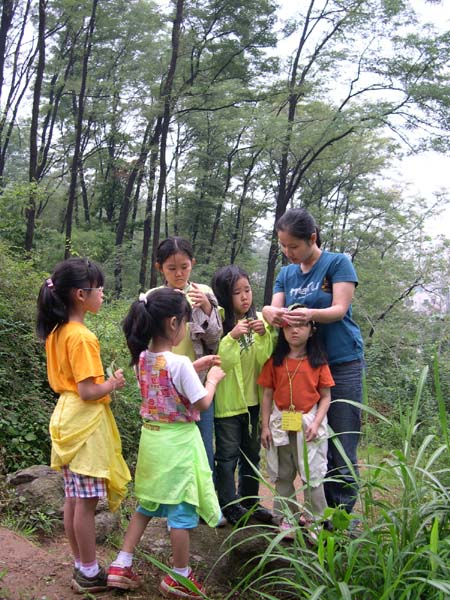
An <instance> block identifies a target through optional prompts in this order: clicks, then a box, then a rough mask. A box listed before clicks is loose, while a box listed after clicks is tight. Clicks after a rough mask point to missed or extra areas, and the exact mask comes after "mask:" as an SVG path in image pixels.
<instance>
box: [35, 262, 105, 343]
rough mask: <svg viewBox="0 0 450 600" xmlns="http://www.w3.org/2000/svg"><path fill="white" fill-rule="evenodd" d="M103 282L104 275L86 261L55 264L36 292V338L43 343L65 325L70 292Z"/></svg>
mask: <svg viewBox="0 0 450 600" xmlns="http://www.w3.org/2000/svg"><path fill="white" fill-rule="evenodd" d="M104 282H105V276H104V274H103V271H102V270H101V268H100V267H99V266H98V265H97V264H95V263H94V262H93V261H91V260H89V259H88V258H68V259H67V260H64V261H62V262H60V263H58V264H57V265H56V267H55V269H54V271H53V273H52V275H51V276H50V277H49V278H48V279H47V280H46V281H45V283H44V284H43V285H42V286H41V289H40V290H39V296H38V299H37V318H36V332H37V335H38V337H39V338H41V339H42V340H45V339H46V338H47V336H48V335H49V334H50V333H51V332H52V331H53V329H55V328H56V327H60V326H61V325H64V324H65V323H67V322H68V320H69V311H70V309H71V308H72V303H73V298H72V291H73V290H77V289H83V288H93V287H101V286H103V284H104Z"/></svg>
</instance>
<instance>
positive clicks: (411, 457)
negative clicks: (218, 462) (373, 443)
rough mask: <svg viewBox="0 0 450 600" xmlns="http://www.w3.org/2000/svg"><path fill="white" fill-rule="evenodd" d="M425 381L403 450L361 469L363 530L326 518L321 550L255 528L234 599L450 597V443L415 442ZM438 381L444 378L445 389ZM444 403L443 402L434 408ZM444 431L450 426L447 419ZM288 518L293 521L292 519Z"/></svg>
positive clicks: (233, 539) (342, 518)
mask: <svg viewBox="0 0 450 600" xmlns="http://www.w3.org/2000/svg"><path fill="white" fill-rule="evenodd" d="M426 376H427V369H424V370H423V371H422V373H421V375H420V379H419V383H418V389H417V393H416V396H415V399H414V401H413V403H412V410H411V411H410V413H409V415H408V416H407V417H405V420H404V422H403V424H402V435H401V436H399V437H398V440H397V441H398V444H397V449H393V450H386V451H385V458H382V459H381V460H379V458H378V456H377V457H376V460H375V461H369V462H367V463H366V464H363V465H362V472H363V476H362V487H361V512H362V521H361V526H360V527H359V528H358V529H357V530H354V532H352V529H351V527H350V529H349V528H348V526H349V523H348V521H349V517H348V516H347V515H345V514H344V513H342V511H340V510H339V509H335V510H333V509H329V510H328V512H327V515H326V517H327V518H328V519H329V520H330V521H331V523H332V525H333V528H332V529H331V528H329V527H328V528H323V529H322V530H320V533H319V536H318V541H317V544H316V545H315V546H314V547H311V545H309V544H308V543H307V542H306V540H305V537H304V536H303V535H302V533H301V530H300V529H298V530H297V534H296V536H295V539H294V540H292V541H289V542H288V541H287V540H285V539H284V538H285V535H286V534H285V532H280V531H279V530H278V529H277V528H275V527H274V528H273V530H272V531H271V532H266V531H264V532H263V533H261V529H260V528H258V529H254V527H253V528H252V527H250V526H248V534H249V536H251V539H252V540H258V547H261V548H262V550H261V552H260V553H258V554H257V555H256V556H252V557H251V558H250V559H248V560H247V562H246V563H245V564H244V565H243V567H242V569H241V571H240V572H239V573H237V574H236V580H237V582H236V585H235V587H234V589H233V590H232V592H230V594H229V595H228V596H227V597H228V598H232V597H234V596H233V595H234V594H236V593H239V594H240V595H242V594H244V595H245V596H246V597H250V594H255V597H259V598H261V597H262V598H267V599H274V600H275V599H276V598H283V599H290V598H292V599H293V598H305V599H306V598H308V599H311V598H320V599H321V600H322V599H324V600H326V599H330V600H334V599H336V598H343V599H344V598H358V599H360V600H398V599H400V598H403V599H405V600H406V599H408V600H420V599H422V598H425V597H426V598H427V599H428V598H429V599H432V600H444V599H445V598H447V597H448V595H449V594H450V584H449V581H450V508H449V507H450V468H449V466H448V465H449V461H448V459H449V457H450V446H449V445H448V438H447V439H446V441H445V443H442V439H441V438H440V437H439V436H435V435H429V436H426V437H425V438H424V439H423V442H422V443H421V444H419V445H417V446H416V445H415V444H413V443H412V441H413V440H414V436H415V435H416V432H417V430H418V429H419V428H420V424H419V423H418V421H417V417H418V414H419V409H420V404H421V393H422V391H423V387H424V383H425V379H426ZM437 382H438V378H437V379H436V384H437V386H438V383H437ZM441 402H442V398H439V397H438V398H437V402H435V404H441ZM436 409H437V406H436ZM372 414H374V413H373V411H372ZM380 418H381V415H380ZM383 421H384V419H383ZM441 426H442V427H446V418H444V419H443V420H442V423H441ZM378 453H379V451H378ZM369 458H370V454H369ZM286 511H287V513H286V516H287V518H289V517H291V518H292V514H291V513H290V512H289V511H288V508H286ZM330 529H331V530H330ZM253 531H258V532H259V533H257V534H256V533H254V534H253ZM240 532H242V529H241V530H240ZM240 532H238V531H235V532H233V533H232V534H231V536H230V543H231V548H230V549H229V550H228V552H233V551H235V550H237V547H238V546H239V545H240V544H243V543H247V541H248V540H244V541H243V538H242V535H241V534H240ZM238 538H240V541H237V540H238Z"/></svg>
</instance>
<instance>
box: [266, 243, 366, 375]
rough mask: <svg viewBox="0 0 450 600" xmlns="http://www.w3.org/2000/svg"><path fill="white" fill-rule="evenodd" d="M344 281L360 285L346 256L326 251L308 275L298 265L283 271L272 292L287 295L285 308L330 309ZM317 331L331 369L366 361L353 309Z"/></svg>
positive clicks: (323, 324) (322, 324) (284, 268)
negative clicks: (335, 291) (336, 287)
mask: <svg viewBox="0 0 450 600" xmlns="http://www.w3.org/2000/svg"><path fill="white" fill-rule="evenodd" d="M341 281H349V282H353V283H354V284H355V285H358V277H357V275H356V271H355V268H354V267H353V264H352V262H351V261H350V259H349V258H348V256H346V255H345V254H340V253H336V252H327V251H323V252H322V254H321V255H320V258H319V260H318V261H317V262H316V263H315V264H314V265H313V267H312V269H311V270H310V271H309V272H308V273H303V272H302V271H301V269H300V266H299V265H288V266H287V267H283V268H282V269H281V271H280V272H279V274H278V277H277V279H276V281H275V286H274V289H273V291H274V293H277V292H283V293H284V295H285V305H286V306H290V305H291V304H295V303H299V304H304V305H305V306H306V307H308V308H328V307H329V306H331V302H332V300H333V283H337V282H341ZM318 330H319V335H320V337H321V339H322V342H323V344H324V345H325V349H326V351H327V356H328V362H329V363H330V364H331V365H332V364H338V363H344V362H350V361H352V360H358V359H361V358H363V340H362V336H361V332H360V330H359V327H358V325H357V324H356V323H355V322H354V321H353V319H352V307H351V305H350V306H349V309H348V311H347V313H346V314H345V316H344V318H343V319H342V320H341V321H336V322H334V323H327V324H325V323H321V324H320V325H319V327H318Z"/></svg>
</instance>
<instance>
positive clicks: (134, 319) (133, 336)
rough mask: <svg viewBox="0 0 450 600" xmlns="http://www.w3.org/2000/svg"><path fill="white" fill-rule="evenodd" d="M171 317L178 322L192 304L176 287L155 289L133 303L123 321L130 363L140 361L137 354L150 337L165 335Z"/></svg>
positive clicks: (188, 313)
mask: <svg viewBox="0 0 450 600" xmlns="http://www.w3.org/2000/svg"><path fill="white" fill-rule="evenodd" d="M171 317H175V318H176V320H177V323H178V324H181V322H182V320H183V319H184V318H186V320H187V321H189V320H190V318H191V306H190V304H189V302H188V301H187V299H186V296H185V295H184V294H183V293H182V292H180V291H179V290H174V289H172V288H156V289H154V290H151V291H150V292H147V294H141V297H140V299H139V300H136V302H133V304H132V305H131V307H130V310H129V311H128V314H127V316H126V317H125V319H124V321H123V323H122V328H123V332H124V333H125V338H126V340H127V345H128V348H129V350H130V353H131V364H132V365H136V364H137V363H138V362H139V355H140V354H141V352H143V351H144V350H147V348H148V346H149V344H150V340H151V339H153V338H155V337H165V336H166V330H165V327H166V323H165V320H166V319H167V318H171Z"/></svg>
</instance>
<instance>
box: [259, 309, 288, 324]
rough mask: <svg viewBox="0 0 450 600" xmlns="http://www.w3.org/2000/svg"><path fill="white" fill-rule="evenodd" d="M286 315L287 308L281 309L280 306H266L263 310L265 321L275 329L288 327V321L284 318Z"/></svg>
mask: <svg viewBox="0 0 450 600" xmlns="http://www.w3.org/2000/svg"><path fill="white" fill-rule="evenodd" d="M286 313H287V309H286V308H279V307H278V306H265V307H264V308H263V309H262V314H263V316H264V318H265V320H266V321H267V322H268V323H270V325H273V326H274V327H286V324H287V321H286V319H285V318H284V317H285V315H286Z"/></svg>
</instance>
